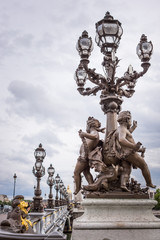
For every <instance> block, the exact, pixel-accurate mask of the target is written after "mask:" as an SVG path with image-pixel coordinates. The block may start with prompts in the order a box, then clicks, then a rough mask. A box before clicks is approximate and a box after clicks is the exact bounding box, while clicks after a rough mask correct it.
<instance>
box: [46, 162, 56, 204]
mask: <svg viewBox="0 0 160 240" xmlns="http://www.w3.org/2000/svg"><path fill="white" fill-rule="evenodd" d="M54 173H55V169H54V167H52V164H50V167H49V168H48V175H49V176H48V179H47V184H48V185H49V187H50V193H49V195H48V197H49V199H48V208H54V204H53V194H52V187H53V185H54V178H53V175H54Z"/></svg>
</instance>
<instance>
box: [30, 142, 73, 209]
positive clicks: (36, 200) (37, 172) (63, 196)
mask: <svg viewBox="0 0 160 240" xmlns="http://www.w3.org/2000/svg"><path fill="white" fill-rule="evenodd" d="M34 156H35V159H36V162H35V166H34V167H33V170H32V172H33V174H34V176H35V177H36V178H37V187H35V190H34V194H35V196H34V197H33V206H32V212H43V211H44V206H43V202H42V201H43V198H42V196H41V193H42V191H41V189H40V181H41V178H42V177H43V176H44V175H45V168H44V166H43V165H42V163H43V160H44V158H45V156H46V152H45V150H44V149H43V147H42V144H41V143H40V144H39V147H38V148H36V150H35V152H34ZM47 172H48V178H47V184H48V185H49V188H50V192H49V196H48V197H49V198H48V205H47V208H50V209H51V208H54V207H59V206H62V205H66V204H68V201H69V196H68V193H67V189H66V187H65V186H64V183H63V181H62V180H61V178H60V176H59V174H57V176H56V177H55V179H54V173H55V169H54V167H53V166H52V164H50V166H49V168H48V170H47ZM53 186H54V188H55V190H56V197H55V205H54V199H53V193H52V190H53ZM58 193H59V194H58Z"/></svg>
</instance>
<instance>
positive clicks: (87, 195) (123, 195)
mask: <svg viewBox="0 0 160 240" xmlns="http://www.w3.org/2000/svg"><path fill="white" fill-rule="evenodd" d="M84 196H85V198H109V199H115V198H117V199H122V198H123V199H149V194H148V193H140V192H139V193H133V192H122V191H119V192H118V191H113V192H90V193H89V192H87V193H85V194H84Z"/></svg>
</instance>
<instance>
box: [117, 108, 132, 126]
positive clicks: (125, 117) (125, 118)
mask: <svg viewBox="0 0 160 240" xmlns="http://www.w3.org/2000/svg"><path fill="white" fill-rule="evenodd" d="M117 121H118V122H119V124H123V123H126V124H127V127H128V128H130V126H131V113H130V112H129V111H122V112H120V113H119V115H118V119H117Z"/></svg>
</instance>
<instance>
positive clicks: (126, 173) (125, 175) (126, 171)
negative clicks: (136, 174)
mask: <svg viewBox="0 0 160 240" xmlns="http://www.w3.org/2000/svg"><path fill="white" fill-rule="evenodd" d="M122 167H123V170H122V173H121V189H122V190H123V191H126V192H129V190H128V189H127V187H126V184H127V182H128V181H129V177H130V174H131V164H130V163H129V162H126V161H122Z"/></svg>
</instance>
